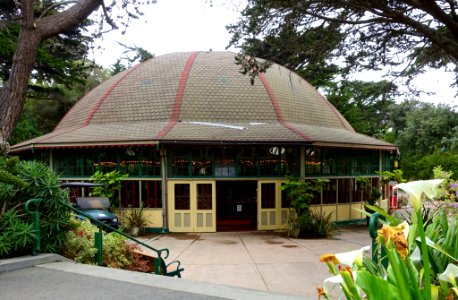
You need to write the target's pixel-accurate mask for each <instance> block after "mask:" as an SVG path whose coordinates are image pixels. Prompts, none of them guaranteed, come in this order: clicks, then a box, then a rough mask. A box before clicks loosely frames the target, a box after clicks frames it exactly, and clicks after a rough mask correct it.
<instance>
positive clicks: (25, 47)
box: [0, 0, 102, 145]
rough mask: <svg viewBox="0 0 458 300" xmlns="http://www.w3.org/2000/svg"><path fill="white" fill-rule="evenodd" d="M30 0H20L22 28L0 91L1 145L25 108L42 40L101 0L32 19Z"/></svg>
mask: <svg viewBox="0 0 458 300" xmlns="http://www.w3.org/2000/svg"><path fill="white" fill-rule="evenodd" d="M34 2H35V1H33V0H21V1H20V7H21V29H20V33H19V40H18V46H17V49H16V53H15V54H14V56H13V63H12V66H11V72H10V77H9V79H8V82H7V83H6V85H5V86H4V87H3V89H2V92H1V94H0V145H1V144H2V143H4V142H7V141H8V140H9V138H10V136H11V133H12V132H13V130H14V127H15V126H16V123H17V121H18V119H19V116H20V115H21V112H22V108H23V107H24V103H25V99H26V95H27V86H28V83H29V77H30V74H31V72H32V70H33V65H34V63H35V58H36V53H37V48H38V45H39V44H40V42H41V41H42V40H43V39H46V38H49V37H52V36H55V35H57V34H59V33H61V32H64V31H66V30H69V29H71V28H73V27H75V26H78V24H79V23H81V22H82V21H83V20H85V19H86V18H87V17H88V16H89V15H90V14H91V13H92V12H93V11H95V10H96V9H97V8H98V7H99V6H100V5H101V4H102V0H80V1H76V2H75V3H74V5H73V6H71V7H69V8H68V9H66V10H65V11H62V12H59V13H56V14H51V15H49V16H46V17H40V18H38V19H35V17H34V7H33V6H34Z"/></svg>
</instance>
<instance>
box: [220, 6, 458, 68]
mask: <svg viewBox="0 0 458 300" xmlns="http://www.w3.org/2000/svg"><path fill="white" fill-rule="evenodd" d="M456 15H457V5H456V3H455V2H454V1H434V2H433V3H429V2H428V3H423V2H419V3H417V2H412V1H342V0H324V1H323V0H309V1H272V0H249V1H247V5H246V7H245V8H244V10H243V11H242V13H241V17H240V19H239V21H238V22H237V23H235V24H232V25H230V26H228V27H227V28H228V30H229V32H230V33H231V34H232V40H231V42H230V45H237V44H242V45H243V44H244V43H245V41H247V43H252V40H251V39H253V38H256V37H260V36H262V37H263V39H264V40H266V41H267V42H268V43H267V45H269V46H270V45H272V46H271V47H277V48H280V45H281V48H283V49H285V50H284V51H282V52H280V54H285V55H288V56H293V55H296V56H297V57H298V60H301V59H302V61H305V60H306V59H303V56H304V55H306V54H307V51H306V50H304V49H305V47H310V49H312V50H311V52H313V51H314V50H318V51H316V52H319V53H323V54H322V55H323V57H324V59H321V61H332V60H333V59H334V60H336V59H335V58H337V57H338V58H339V61H340V62H343V63H344V64H345V68H347V69H352V70H355V71H359V70H361V69H370V70H374V69H375V70H377V69H380V68H381V67H382V66H389V67H390V68H389V69H388V70H389V71H387V72H389V73H390V75H394V76H408V77H410V76H414V75H416V74H418V73H421V72H422V71H423V70H424V69H425V68H427V67H432V68H441V67H445V66H447V64H449V63H451V64H456V62H457V61H458V50H457V49H458V38H457V36H456V34H455V33H456V32H457V28H458V21H457V18H456ZM315 32H319V33H320V35H318V38H316V37H315V38H308V39H307V36H309V35H313V34H314V33H315ZM445 41H447V42H445ZM280 42H281V43H280ZM297 44H300V46H298V45H297ZM320 44H322V45H320ZM320 49H322V51H320ZM289 53H291V54H289ZM248 54H250V53H248ZM280 54H279V55H280ZM250 55H251V54H250ZM316 55H320V54H316ZM315 61H317V60H315ZM318 61H320V60H318ZM400 65H401V66H400ZM397 66H399V67H398V68H396V67H397Z"/></svg>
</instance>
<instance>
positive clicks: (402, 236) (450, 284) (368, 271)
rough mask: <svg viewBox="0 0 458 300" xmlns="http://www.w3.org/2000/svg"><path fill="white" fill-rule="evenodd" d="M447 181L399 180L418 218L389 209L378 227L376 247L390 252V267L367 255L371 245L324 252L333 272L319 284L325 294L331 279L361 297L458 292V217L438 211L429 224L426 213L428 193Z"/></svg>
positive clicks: (450, 295) (411, 296)
mask: <svg viewBox="0 0 458 300" xmlns="http://www.w3.org/2000/svg"><path fill="white" fill-rule="evenodd" d="M441 182H442V181H441V180H427V181H416V182H410V183H402V184H399V185H398V188H399V189H402V190H404V191H405V192H406V193H408V194H409V196H410V200H411V202H412V206H413V210H412V218H411V220H412V224H408V223H407V222H403V223H400V221H399V220H397V219H395V218H393V217H392V216H390V215H388V214H386V217H387V218H386V219H387V222H386V224H383V225H382V228H381V229H379V230H378V231H377V239H376V247H378V248H381V249H382V250H383V251H382V253H385V257H384V258H385V259H386V260H387V261H388V265H387V267H385V266H384V265H383V264H382V263H381V262H374V261H371V260H370V259H368V258H367V257H362V255H363V254H362V253H363V252H364V251H366V250H368V248H369V247H364V248H361V249H360V250H356V251H351V252H347V253H339V254H335V255H333V254H326V255H323V256H322V257H321V259H320V261H322V262H325V263H326V264H327V265H328V268H329V270H330V273H331V274H332V275H333V276H332V277H330V278H328V279H326V280H325V281H324V285H323V287H322V288H319V289H318V294H319V299H320V298H322V297H324V298H326V299H330V297H331V296H332V292H333V291H332V290H330V289H329V286H330V285H331V284H332V285H336V284H338V285H339V286H340V288H341V290H342V293H343V294H344V295H345V297H346V298H347V299H356V300H359V299H366V298H367V299H384V300H385V299H393V300H394V299H405V300H408V299H428V300H430V299H454V297H458V287H457V277H458V267H457V266H456V264H457V263H458V259H457V257H458V221H457V220H456V219H452V220H449V219H447V216H446V214H444V213H438V214H437V215H436V216H435V218H434V220H433V222H432V223H430V224H428V225H427V226H425V224H423V220H422V216H421V207H422V199H423V198H425V197H428V198H431V199H432V198H434V197H435V195H436V192H437V189H438V186H439V185H440V184H441ZM373 250H374V249H373ZM375 250H376V249H375ZM351 257H353V259H351ZM345 258H347V259H345ZM382 259H383V258H382ZM342 293H341V294H340V295H342Z"/></svg>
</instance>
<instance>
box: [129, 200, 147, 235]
mask: <svg viewBox="0 0 458 300" xmlns="http://www.w3.org/2000/svg"><path fill="white" fill-rule="evenodd" d="M144 208H145V207H144V206H143V203H142V202H140V205H139V207H138V208H132V209H131V210H130V211H129V213H128V214H127V215H126V221H127V228H128V229H132V228H133V227H138V228H140V229H141V228H143V227H145V226H146V225H148V224H149V223H150V221H149V220H148V218H147V217H146V215H145V214H144Z"/></svg>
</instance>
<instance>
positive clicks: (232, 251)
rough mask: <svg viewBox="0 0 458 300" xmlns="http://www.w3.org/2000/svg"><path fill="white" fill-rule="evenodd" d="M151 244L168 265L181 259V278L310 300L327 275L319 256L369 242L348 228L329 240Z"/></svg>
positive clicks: (365, 234) (228, 238)
mask: <svg viewBox="0 0 458 300" xmlns="http://www.w3.org/2000/svg"><path fill="white" fill-rule="evenodd" d="M149 244H150V245H152V246H153V247H156V248H162V247H164V248H169V249H170V250H171V253H170V257H169V258H168V259H167V261H170V260H180V261H181V263H182V265H183V266H184V268H185V271H184V272H183V273H182V275H183V278H187V279H192V280H196V281H201V282H210V283H218V284H226V285H231V286H238V287H243V288H250V289H257V290H263V291H268V292H274V293H283V294H288V295H295V296H302V297H307V298H311V299H313V298H316V296H317V293H316V288H317V287H321V286H322V285H323V280H324V279H325V278H327V277H329V276H330V275H329V273H328V269H327V266H326V265H325V264H324V263H320V262H319V258H320V256H321V255H322V254H323V253H338V252H345V251H351V250H355V249H359V248H361V247H363V246H367V245H370V244H371V240H370V237H369V231H368V228H367V227H366V226H349V227H341V228H340V229H339V233H338V234H336V235H335V236H334V237H333V238H331V239H292V238H288V237H286V236H284V235H280V234H277V233H274V232H218V233H183V234H178V233H171V234H166V235H160V236H157V237H153V238H152V239H150V240H149ZM367 255H369V253H368V254H367Z"/></svg>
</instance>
